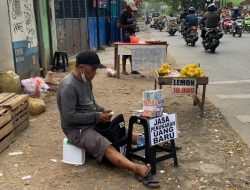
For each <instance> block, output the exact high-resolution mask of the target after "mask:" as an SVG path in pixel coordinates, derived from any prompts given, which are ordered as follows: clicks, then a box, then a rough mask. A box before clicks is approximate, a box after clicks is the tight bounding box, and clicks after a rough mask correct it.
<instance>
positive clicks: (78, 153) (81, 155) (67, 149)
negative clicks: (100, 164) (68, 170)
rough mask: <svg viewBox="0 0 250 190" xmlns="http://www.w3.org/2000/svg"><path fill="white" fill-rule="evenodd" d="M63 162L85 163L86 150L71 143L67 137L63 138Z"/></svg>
mask: <svg viewBox="0 0 250 190" xmlns="http://www.w3.org/2000/svg"><path fill="white" fill-rule="evenodd" d="M62 162H64V163H67V164H74V165H83V164H84V163H85V150H84V149H81V148H78V147H76V146H75V145H73V144H71V143H70V142H69V141H68V139H67V138H64V139H63V159H62Z"/></svg>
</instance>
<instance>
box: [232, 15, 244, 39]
mask: <svg viewBox="0 0 250 190" xmlns="http://www.w3.org/2000/svg"><path fill="white" fill-rule="evenodd" d="M242 29H243V20H242V18H237V19H236V21H234V22H233V29H232V34H233V37H235V35H236V34H238V36H239V37H241V36H242Z"/></svg>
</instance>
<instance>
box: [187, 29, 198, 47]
mask: <svg viewBox="0 0 250 190" xmlns="http://www.w3.org/2000/svg"><path fill="white" fill-rule="evenodd" d="M197 30H198V26H192V27H191V28H189V29H187V31H186V34H185V35H184V39H185V42H186V44H187V45H188V44H191V45H192V46H195V43H196V41H197V40H198V32H197Z"/></svg>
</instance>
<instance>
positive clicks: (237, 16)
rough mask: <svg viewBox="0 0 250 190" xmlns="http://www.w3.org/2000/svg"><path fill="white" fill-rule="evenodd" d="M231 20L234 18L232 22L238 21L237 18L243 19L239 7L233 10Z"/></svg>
mask: <svg viewBox="0 0 250 190" xmlns="http://www.w3.org/2000/svg"><path fill="white" fill-rule="evenodd" d="M231 18H232V21H236V20H237V18H242V16H241V14H240V10H239V7H234V8H233V9H232V15H231Z"/></svg>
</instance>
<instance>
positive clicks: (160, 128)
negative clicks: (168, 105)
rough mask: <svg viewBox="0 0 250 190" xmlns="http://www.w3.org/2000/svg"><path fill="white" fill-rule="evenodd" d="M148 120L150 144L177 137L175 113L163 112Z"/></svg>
mask: <svg viewBox="0 0 250 190" xmlns="http://www.w3.org/2000/svg"><path fill="white" fill-rule="evenodd" d="M148 122H149V135H150V145H151V146H154V145H156V144H160V143H163V142H166V141H169V140H172V139H175V138H177V122H176V114H175V113H173V114H165V113H164V114H163V116H162V117H157V118H154V119H150V120H148Z"/></svg>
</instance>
